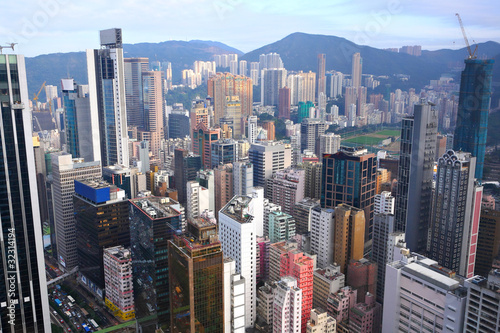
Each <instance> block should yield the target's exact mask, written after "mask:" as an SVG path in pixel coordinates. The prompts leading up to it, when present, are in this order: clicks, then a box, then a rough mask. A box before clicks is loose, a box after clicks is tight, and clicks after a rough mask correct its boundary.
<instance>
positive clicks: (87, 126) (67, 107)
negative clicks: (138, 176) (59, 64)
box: [61, 79, 128, 162]
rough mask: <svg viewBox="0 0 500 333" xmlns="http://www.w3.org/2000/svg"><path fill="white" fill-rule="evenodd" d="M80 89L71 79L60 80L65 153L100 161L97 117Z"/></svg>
mask: <svg viewBox="0 0 500 333" xmlns="http://www.w3.org/2000/svg"><path fill="white" fill-rule="evenodd" d="M81 88H82V86H80V85H77V84H76V82H75V81H74V80H73V79H62V80H61V89H62V102H63V107H64V120H65V123H64V128H65V131H64V132H65V134H66V146H67V152H68V153H70V154H71V155H72V156H73V157H75V158H83V159H84V160H86V161H89V162H90V161H100V160H101V146H100V135H99V115H98V112H97V109H96V108H91V107H90V99H89V96H88V94H84V93H83V89H81ZM127 162H128V161H127Z"/></svg>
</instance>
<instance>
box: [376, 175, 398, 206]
mask: <svg viewBox="0 0 500 333" xmlns="http://www.w3.org/2000/svg"><path fill="white" fill-rule="evenodd" d="M377 173H378V170H377ZM395 200H396V199H395V198H394V197H393V196H392V195H391V192H388V191H382V193H380V194H375V199H374V205H373V214H394V202H395Z"/></svg>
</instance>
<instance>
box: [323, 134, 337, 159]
mask: <svg viewBox="0 0 500 333" xmlns="http://www.w3.org/2000/svg"><path fill="white" fill-rule="evenodd" d="M341 139H342V137H341V136H340V135H338V134H335V133H325V134H321V135H320V137H319V156H318V157H319V161H320V162H323V154H335V153H336V152H338V151H339V149H340V140H341Z"/></svg>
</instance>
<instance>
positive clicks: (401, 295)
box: [382, 249, 495, 333]
mask: <svg viewBox="0 0 500 333" xmlns="http://www.w3.org/2000/svg"><path fill="white" fill-rule="evenodd" d="M452 276H454V272H452V271H450V270H447V269H446V268H444V267H442V266H440V265H438V263H437V262H436V261H434V260H431V259H428V258H426V257H424V256H421V255H418V254H413V253H412V254H410V253H409V250H407V249H403V250H402V256H401V259H400V260H398V261H395V262H392V263H389V264H387V266H386V274H385V290H384V312H383V322H382V332H457V333H458V332H463V328H464V320H465V307H466V304H467V289H466V288H465V287H463V286H462V285H460V280H459V279H454V278H452ZM479 331H481V332H484V331H483V330H481V329H480V330H479ZM471 332H472V331H471ZM474 332H477V331H474ZM491 332H495V331H491Z"/></svg>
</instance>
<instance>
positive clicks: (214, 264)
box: [168, 217, 224, 333]
mask: <svg viewBox="0 0 500 333" xmlns="http://www.w3.org/2000/svg"><path fill="white" fill-rule="evenodd" d="M215 222H216V221H215V219H213V220H210V219H209V218H206V217H199V218H195V219H193V220H191V221H188V224H187V232H186V234H185V235H179V236H174V238H173V239H172V240H170V241H169V242H168V243H169V244H168V261H169V267H170V274H169V284H170V291H171V292H170V325H171V332H184V333H187V332H192V333H195V332H223V327H224V309H223V303H224V297H223V283H224V279H223V273H224V257H223V255H222V250H221V243H220V241H219V237H218V235H217V225H216V224H215Z"/></svg>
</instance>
